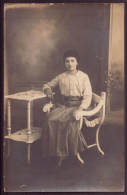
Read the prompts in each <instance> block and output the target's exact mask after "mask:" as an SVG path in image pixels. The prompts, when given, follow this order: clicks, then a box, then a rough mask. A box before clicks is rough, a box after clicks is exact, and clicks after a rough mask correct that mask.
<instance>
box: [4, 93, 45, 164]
mask: <svg viewBox="0 0 127 195" xmlns="http://www.w3.org/2000/svg"><path fill="white" fill-rule="evenodd" d="M44 97H46V95H45V94H44V93H43V92H41V91H34V90H31V91H26V92H21V93H16V94H12V95H8V96H5V98H7V106H8V111H7V112H8V113H7V132H8V134H7V135H6V136H4V138H6V139H11V140H14V141H20V142H25V143H27V144H28V150H27V160H28V164H30V146H31V143H33V142H34V141H36V140H38V139H40V137H41V128H40V127H33V124H32V121H33V116H32V104H33V101H35V100H37V99H40V98H44ZM12 99H13V100H20V101H27V128H26V129H21V130H18V131H16V132H15V133H12V132H11V100H12Z"/></svg>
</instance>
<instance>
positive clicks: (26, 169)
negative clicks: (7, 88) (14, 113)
mask: <svg viewBox="0 0 127 195" xmlns="http://www.w3.org/2000/svg"><path fill="white" fill-rule="evenodd" d="M119 116H120V117H119ZM119 118H121V120H119ZM123 119H124V115H123V112H122V111H119V112H117V111H114V112H111V113H110V114H107V116H106V119H105V122H104V124H103V126H102V127H101V131H100V146H101V148H102V150H103V151H104V153H105V154H104V156H102V155H101V153H100V152H99V151H98V150H97V148H96V147H93V148H90V149H87V150H86V151H85V152H84V153H82V154H81V156H82V158H83V159H84V161H85V163H84V165H83V166H81V165H80V163H79V162H78V160H77V158H75V157H70V158H68V159H66V160H64V161H63V164H62V166H61V168H60V169H59V170H58V171H56V172H53V171H52V167H53V165H54V163H55V159H48V160H47V161H44V160H42V159H41V142H40V141H36V142H35V143H33V144H32V148H31V164H30V165H28V164H27V145H26V144H25V143H19V142H14V141H10V144H11V155H10V157H9V158H8V159H6V155H5V157H4V190H5V191H8V192H27V191H28V192H31V191H32V192H50V191H51V192H53V191H56V192H57V191H59V192H62V191H65V192H66V191H72V192H76V191H84V192H96V191H97V192H102V191H104V192H121V191H123V190H124V172H125V171H124V123H123V121H124V120H123ZM15 125H16V124H15Z"/></svg>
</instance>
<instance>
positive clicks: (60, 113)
mask: <svg viewBox="0 0 127 195" xmlns="http://www.w3.org/2000/svg"><path fill="white" fill-rule="evenodd" d="M75 109H77V108H76V107H70V108H68V107H66V106H64V105H59V106H58V107H57V108H55V109H54V110H53V111H51V112H50V113H49V114H48V115H47V116H46V119H45V121H44V124H43V129H42V156H43V157H53V156H54V157H62V158H66V157H68V156H70V155H76V154H77V153H78V152H81V151H84V150H85V145H84V140H83V139H84V138H83V136H82V133H81V131H80V129H79V121H76V120H75V119H74V117H73V115H72V113H73V112H74V110H75Z"/></svg>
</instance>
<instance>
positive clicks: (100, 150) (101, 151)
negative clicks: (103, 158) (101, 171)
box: [96, 126, 104, 155]
mask: <svg viewBox="0 0 127 195" xmlns="http://www.w3.org/2000/svg"><path fill="white" fill-rule="evenodd" d="M99 130H100V126H99V127H98V128H97V133H96V143H97V148H98V150H99V152H100V153H101V154H102V155H104V152H103V150H102V149H101V147H100V144H99Z"/></svg>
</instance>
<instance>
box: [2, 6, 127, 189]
mask: <svg viewBox="0 0 127 195" xmlns="http://www.w3.org/2000/svg"><path fill="white" fill-rule="evenodd" d="M118 10H119V11H118ZM4 24H5V25H4V78H5V80H4V91H5V95H9V94H13V93H17V92H22V91H28V90H30V89H35V90H42V86H43V84H44V83H46V82H47V81H50V80H51V79H52V78H54V77H55V76H57V75H58V74H60V73H62V72H64V71H65V65H64V62H63V54H64V52H65V51H66V50H68V49H74V50H77V51H78V53H79V55H80V63H79V66H78V69H80V70H81V71H83V72H85V73H87V74H88V75H89V78H90V81H91V85H92V89H93V92H95V93H97V94H98V95H100V94H101V92H102V91H105V92H106V93H107V101H106V113H107V115H106V119H105V126H106V127H104V129H107V131H106V130H105V131H103V130H102V131H103V133H102V134H101V137H102V139H101V142H102V147H104V149H105V151H107V156H108V155H109V157H105V158H107V159H108V160H107V159H103V160H102V159H101V160H99V166H100V167H98V171H97V170H95V169H96V167H94V166H95V165H93V167H94V168H95V169H94V168H93V173H91V174H92V175H93V174H94V176H93V177H95V175H96V174H97V175H98V174H99V176H100V178H99V179H98V184H96V182H95V180H94V179H95V178H94V179H93V180H92V182H91V184H90V183H88V181H89V179H90V173H89V171H88V172H87V173H85V177H87V176H88V177H87V179H86V180H87V181H86V180H85V179H83V180H84V181H83V180H81V183H82V185H81V186H80V187H81V190H82V189H83V190H84V191H91V189H92V190H95V191H96V190H100V191H101V190H102V191H106V190H107V191H113V190H114V189H115V190H116V191H119V190H121V189H123V185H124V138H123V137H124V130H123V129H124V128H123V126H124V121H123V118H124V116H123V107H124V56H123V54H124V50H123V48H124V46H123V40H124V38H123V24H124V5H123V4H114V5H113V4H101V3H100V4H53V5H50V4H22V5H21V4H5V12H4ZM40 104H41V105H42V104H43V101H38V102H36V104H35V105H34V108H33V109H34V116H33V118H34V123H36V124H39V125H40V126H41V124H42V122H43V113H42V109H41V108H40ZM4 108H5V109H4V120H5V134H6V120H7V114H6V111H7V108H6V101H5V104H4ZM26 116H27V114H26V108H25V104H24V103H21V104H19V103H17V102H16V103H13V102H12V125H13V131H15V130H16V128H17V127H16V126H17V124H16V123H15V121H17V123H18V124H19V125H20V126H21V127H22V128H23V127H24V126H25V125H26ZM110 123H111V124H110ZM116 123H117V124H116ZM115 125H117V126H116V127H115ZM111 127H113V128H111ZM121 127H122V128H121ZM120 128H121V129H122V130H121V131H120ZM114 136H116V137H115V139H114ZM104 138H105V139H106V140H105V139H104ZM113 140H114V141H113ZM118 140H119V141H120V144H119V141H118ZM107 142H109V144H110V147H111V149H109V146H108V145H107ZM110 142H112V143H110ZM19 145H20V146H19ZM38 145H39V143H38ZM116 145H117V147H115V146H116ZM15 146H17V148H18V147H19V148H18V149H19V150H20V152H21V151H22V152H21V153H22V155H20V154H19V152H18V151H16V150H15ZM36 147H37V149H38V146H35V147H33V151H35V150H36ZM18 149H17V150H18ZM11 150H12V154H11V157H10V159H9V160H10V163H9V165H8V166H7V167H5V170H6V171H5V178H7V177H8V178H7V179H5V186H6V189H7V190H8V191H13V190H14V191H15V190H17V191H18V190H19V189H20V190H21V191H25V190H28V191H31V189H32V190H33V191H38V190H46V189H47V188H48V189H51V190H52V189H54V188H55V189H57V188H59V186H60V185H63V186H64V187H63V186H62V187H63V191H64V189H71V188H72V186H73V184H70V186H68V187H67V186H66V184H61V182H60V184H57V186H56V185H55V184H54V186H55V187H54V186H53V185H51V187H50V182H51V180H52V179H53V178H50V179H49V178H47V176H46V178H45V179H41V178H40V179H39V182H37V179H36V182H35V183H34V182H33V181H34V176H32V179H31V181H32V182H31V183H30V184H28V186H30V187H29V188H28V189H27V188H19V186H21V185H20V182H21V183H22V181H20V179H21V180H22V178H21V173H19V177H18V176H17V178H18V179H15V177H14V174H12V173H11V170H13V166H14V165H12V164H15V163H16V162H15V161H16V159H17V161H18V160H19V161H20V159H22V158H23V155H24V156H25V155H26V153H25V152H24V151H25V150H26V149H25V145H23V143H22V144H21V143H12V149H11ZM114 150H116V154H115V155H114V157H113V156H112V152H113V151H114ZM111 151H112V152H111ZM120 151H122V152H121V153H120ZM35 153H36V152H35ZM95 153H96V152H95ZM32 155H33V159H34V152H33V154H32ZM89 155H90V154H89ZM94 155H95V156H96V154H94ZM94 155H93V156H94ZM21 156H22V157H21ZM35 156H37V158H38V161H39V157H38V156H39V153H38V155H37V154H35ZM89 158H90V159H91V157H89V156H88V159H89ZM96 158H97V157H96ZM90 159H89V160H90ZM118 159H119V162H117V165H116V164H112V165H111V163H110V162H111V161H112V160H113V162H114V163H115V162H116V161H118ZM96 160H97V159H95V161H96ZM33 161H34V160H33ZM104 162H105V163H107V164H108V166H107V167H108V169H107V170H106V171H107V173H106V171H104V169H105V167H106V164H105V163H104ZM20 163H21V162H20ZM22 163H23V165H22ZM22 163H21V165H20V166H22V167H23V169H24V170H23V171H25V169H26V167H25V160H24V161H23V162H22ZM90 163H91V160H90ZM97 163H98V162H97ZM101 163H102V164H101ZM6 164H7V162H6ZM95 164H96V163H95ZM115 165H116V166H115ZM112 166H113V167H114V166H115V168H114V169H113V168H112ZM28 169H29V168H28ZM89 169H91V168H90V165H89ZM111 170H112V171H111ZM96 171H97V173H95V172H96ZM108 172H111V173H109V175H108ZM114 173H115V176H114ZM31 174H32V173H31ZM105 174H107V175H105ZM17 175H18V174H17ZM39 177H40V176H39ZM72 177H73V176H72V175H71V177H70V181H71V180H72ZM109 178H112V179H110V181H111V180H112V181H111V182H109V183H108V182H107V180H108V179H109ZM120 178H122V179H120ZM55 179H56V178H55ZM40 180H41V181H44V180H45V181H46V182H48V181H49V185H48V184H46V182H45V184H43V185H42V186H41V184H40ZM56 180H57V179H56ZM59 180H60V178H59ZM76 180H77V181H75V182H76V184H75V185H76V186H77V188H76V187H75V188H76V189H78V186H79V183H80V178H79V177H78V176H77V179H76ZM102 180H103V182H102V183H101V184H100V185H101V187H99V181H102ZM62 181H63V179H62ZM27 182H28V181H26V183H25V184H24V185H27ZM83 182H86V183H83ZM33 183H34V184H33ZM56 183H57V181H56ZM72 183H73V182H72ZM38 185H39V186H38ZM40 186H41V187H40ZM47 186H49V187H47ZM89 186H90V187H89ZM73 187H74V186H73ZM37 189H38V190H37ZM79 191H80V189H79Z"/></svg>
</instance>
